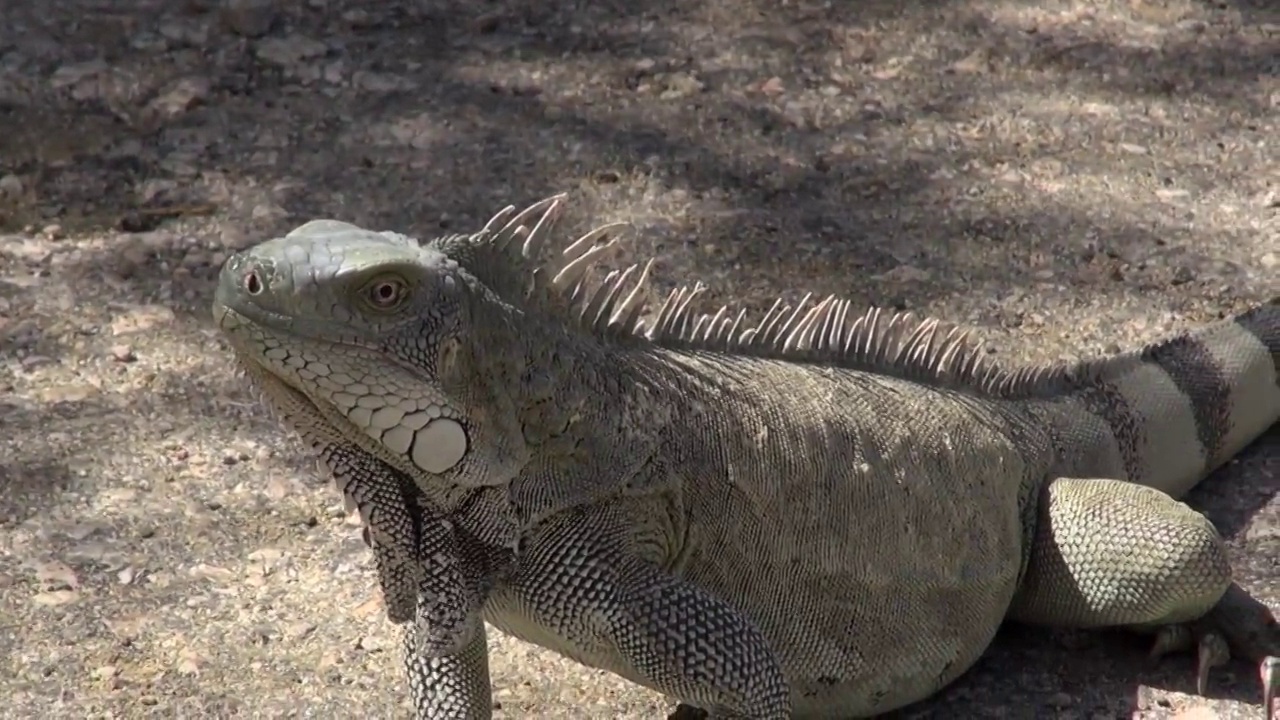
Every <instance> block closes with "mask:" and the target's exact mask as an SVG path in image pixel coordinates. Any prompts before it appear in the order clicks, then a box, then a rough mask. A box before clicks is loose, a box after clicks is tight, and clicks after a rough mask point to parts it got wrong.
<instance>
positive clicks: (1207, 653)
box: [1151, 625, 1265, 695]
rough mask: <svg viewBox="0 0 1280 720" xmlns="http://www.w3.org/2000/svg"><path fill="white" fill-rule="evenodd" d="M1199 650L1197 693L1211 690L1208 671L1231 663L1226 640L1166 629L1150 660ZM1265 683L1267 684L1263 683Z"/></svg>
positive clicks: (1176, 628)
mask: <svg viewBox="0 0 1280 720" xmlns="http://www.w3.org/2000/svg"><path fill="white" fill-rule="evenodd" d="M1192 646H1194V647H1195V648H1196V692H1197V693H1199V694H1200V695H1205V694H1206V693H1207V692H1208V690H1209V671H1211V670H1212V669H1213V668H1215V667H1218V666H1219V665H1223V664H1226V662H1227V661H1228V660H1230V659H1231V648H1230V646H1229V645H1228V644H1227V641H1226V639H1225V638H1223V637H1222V636H1221V635H1219V634H1217V633H1214V632H1196V631H1195V630H1193V629H1192V628H1191V627H1189V626H1187V625H1166V626H1164V627H1162V628H1160V629H1159V630H1158V631H1157V632H1156V639H1155V642H1154V643H1152V645H1151V657H1152V658H1159V657H1161V656H1163V655H1165V654H1168V653H1170V652H1175V651H1178V650H1187V649H1190V648H1191V647H1192ZM1264 682H1265V680H1264Z"/></svg>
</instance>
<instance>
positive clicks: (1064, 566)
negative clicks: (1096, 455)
mask: <svg viewBox="0 0 1280 720" xmlns="http://www.w3.org/2000/svg"><path fill="white" fill-rule="evenodd" d="M1231 587H1232V584H1231V566H1230V563H1229V561H1228V558H1227V552H1226V546H1225V544H1224V543H1223V542H1222V539H1221V538H1220V537H1219V535H1218V533H1217V530H1215V529H1214V527H1213V524H1212V523H1210V522H1209V520H1208V519H1207V518H1205V517H1204V516H1203V515H1201V514H1200V513H1198V512H1196V511H1195V510H1192V509H1191V508H1190V507H1188V506H1187V505H1185V504H1184V503H1181V502H1179V501H1177V500H1175V499H1173V498H1171V497H1170V496H1168V495H1166V494H1165V493H1162V492H1160V491H1159V490H1155V489H1153V488H1149V487H1146V486H1143V485H1137V484H1134V483H1129V482H1124V481H1120V480H1111V479H1082V478H1058V479H1056V480H1054V481H1052V482H1051V483H1049V484H1048V486H1047V487H1046V489H1045V491H1044V494H1043V495H1042V496H1041V498H1040V507H1039V511H1038V522H1037V527H1036V532H1035V537H1034V540H1033V541H1032V548H1031V557H1030V561H1029V564H1028V567H1027V571H1026V575H1025V576H1024V578H1023V581H1022V584H1021V586H1020V588H1019V590H1018V594H1017V596H1016V597H1015V598H1014V602H1013V606H1012V607H1011V608H1010V612H1009V617H1010V618H1011V619H1014V620H1018V621H1021V622H1027V623H1034V624H1039V625H1050V626H1058V627H1072V628H1089V627H1107V626H1110V627H1128V628H1132V629H1135V630H1139V631H1145V632H1154V633H1155V634H1156V641H1155V646H1154V648H1153V654H1156V655H1159V654H1163V653H1164V652H1168V651H1169V650H1174V649H1183V648H1187V647H1190V646H1192V645H1195V646H1197V649H1198V655H1199V663H1198V665H1199V667H1198V678H1197V680H1198V682H1197V685H1198V687H1199V688H1200V690H1201V692H1203V690H1204V686H1205V681H1206V676H1207V673H1208V671H1209V669H1210V668H1211V667H1213V666H1215V665H1218V664H1221V663H1222V662H1225V661H1226V659H1227V657H1228V652H1227V650H1226V648H1227V647H1228V646H1230V647H1231V650H1232V651H1235V652H1237V653H1238V654H1243V655H1245V656H1248V657H1251V658H1252V659H1253V660H1255V661H1258V662H1262V661H1264V659H1265V658H1266V656H1267V654H1268V652H1267V651H1266V649H1265V648H1267V647H1271V648H1272V652H1274V650H1275V645H1274V641H1273V640H1268V639H1265V638H1256V639H1255V640H1254V641H1250V642H1245V640H1246V638H1245V637H1244V636H1245V635H1248V634H1249V633H1254V634H1255V635H1256V632H1255V631H1254V630H1253V629H1252V628H1251V627H1248V626H1247V625H1248V624H1247V623H1245V621H1244V619H1243V618H1242V617H1240V616H1238V614H1237V613H1236V612H1234V611H1227V610H1226V609H1225V604H1227V603H1229V602H1232V601H1235V600H1238V598H1236V597H1235V595H1234V594H1232V593H1228V588H1231ZM1235 589H1236V590H1237V591H1239V592H1240V593H1243V591H1242V590H1239V588H1235ZM1246 597H1247V595H1246ZM1255 604H1256V601H1255Z"/></svg>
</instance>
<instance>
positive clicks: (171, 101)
mask: <svg viewBox="0 0 1280 720" xmlns="http://www.w3.org/2000/svg"><path fill="white" fill-rule="evenodd" d="M210 88H211V85H210V83H209V80H208V78H203V77H189V78H183V79H181V80H178V81H177V82H175V83H173V84H172V85H170V86H169V87H167V88H165V89H164V90H163V91H162V92H161V93H160V95H158V96H157V97H156V98H155V99H154V100H152V101H151V102H149V103H147V112H148V113H149V114H150V115H151V116H152V117H156V118H160V119H164V120H169V119H172V118H175V117H178V116H179V115H181V114H183V113H185V112H186V111H188V110H190V109H191V108H193V107H195V106H197V105H199V104H200V103H202V102H204V101H205V99H206V98H208V97H209V91H210Z"/></svg>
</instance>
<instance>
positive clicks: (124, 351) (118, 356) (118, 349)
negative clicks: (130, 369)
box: [111, 345, 138, 363]
mask: <svg viewBox="0 0 1280 720" xmlns="http://www.w3.org/2000/svg"><path fill="white" fill-rule="evenodd" d="M111 357H112V359H113V360H115V361H116V362H122V363H131V362H133V361H134V360H137V359H138V356H137V355H134V354H133V348H131V347H129V346H128V345H113V346H112V347H111Z"/></svg>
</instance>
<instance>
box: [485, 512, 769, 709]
mask: <svg viewBox="0 0 1280 720" xmlns="http://www.w3.org/2000/svg"><path fill="white" fill-rule="evenodd" d="M620 515H621V514H620V513H617V512H615V511H613V510H611V509H610V508H608V507H607V506H606V507H596V508H579V509H575V510H571V511H567V512H564V513H560V514H558V515H556V516H554V517H552V518H550V519H549V520H547V521H546V522H545V523H543V524H542V525H541V526H539V528H537V530H535V532H534V534H533V535H532V536H531V537H530V538H529V539H528V541H527V543H526V545H525V546H524V547H523V548H522V550H521V552H520V562H519V567H518V569H517V570H516V572H515V577H514V579H513V581H512V582H511V583H510V584H509V585H507V586H505V587H503V588H501V589H500V590H498V591H496V592H495V595H494V598H493V601H494V602H495V603H498V604H503V605H507V606H509V607H516V606H518V607H520V608H521V609H522V614H524V615H527V621H530V622H533V623H534V624H536V625H538V626H540V627H542V628H546V629H548V630H550V631H552V632H554V633H555V635H556V636H558V637H560V638H563V639H565V640H566V641H568V642H569V643H571V644H572V645H573V646H574V648H575V649H576V650H577V651H579V652H580V653H583V654H591V655H594V656H595V657H608V658H609V659H610V664H612V665H614V667H610V668H607V669H610V670H613V671H615V672H618V673H619V674H622V675H623V676H624V677H630V678H631V679H632V680H635V681H637V682H641V683H643V684H645V685H647V686H649V687H651V688H653V689H656V690H658V691H659V692H662V693H663V694H665V695H668V696H670V697H673V698H678V699H680V700H682V701H685V702H688V703H690V704H693V705H696V706H698V707H700V708H704V709H706V710H708V711H709V712H710V714H711V717H713V718H751V719H752V720H774V719H781V718H789V717H790V715H791V700H790V691H789V689H788V686H787V683H786V679H785V677H784V676H783V672H782V668H781V665H780V664H779V662H778V659H777V658H776V657H775V655H774V653H773V650H772V649H771V648H770V646H769V643H768V641H767V640H766V639H765V637H764V636H763V635H762V634H761V633H760V631H759V630H758V629H757V628H756V626H755V625H754V623H752V622H751V621H750V620H748V619H747V618H746V617H744V616H743V615H742V614H741V613H739V612H738V611H737V610H736V609H735V608H733V607H732V606H730V605H729V604H727V603H725V602H722V601H720V600H718V599H716V598H714V597H712V596H711V595H709V594H708V593H706V592H703V591H702V590H700V589H699V588H697V587H695V586H693V585H691V584H689V583H686V582H684V581H682V580H680V579H679V578H676V577H673V576H671V575H669V574H667V573H666V572H663V571H662V570H661V569H660V568H658V567H656V566H654V565H652V564H650V563H648V562H645V561H643V560H640V559H639V558H637V557H635V556H634V555H632V554H631V553H630V552H629V548H628V547H627V545H626V542H625V539H624V534H623V533H622V532H621V531H619V529H620V528H624V527H626V525H625V521H624V518H622V517H620Z"/></svg>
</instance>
